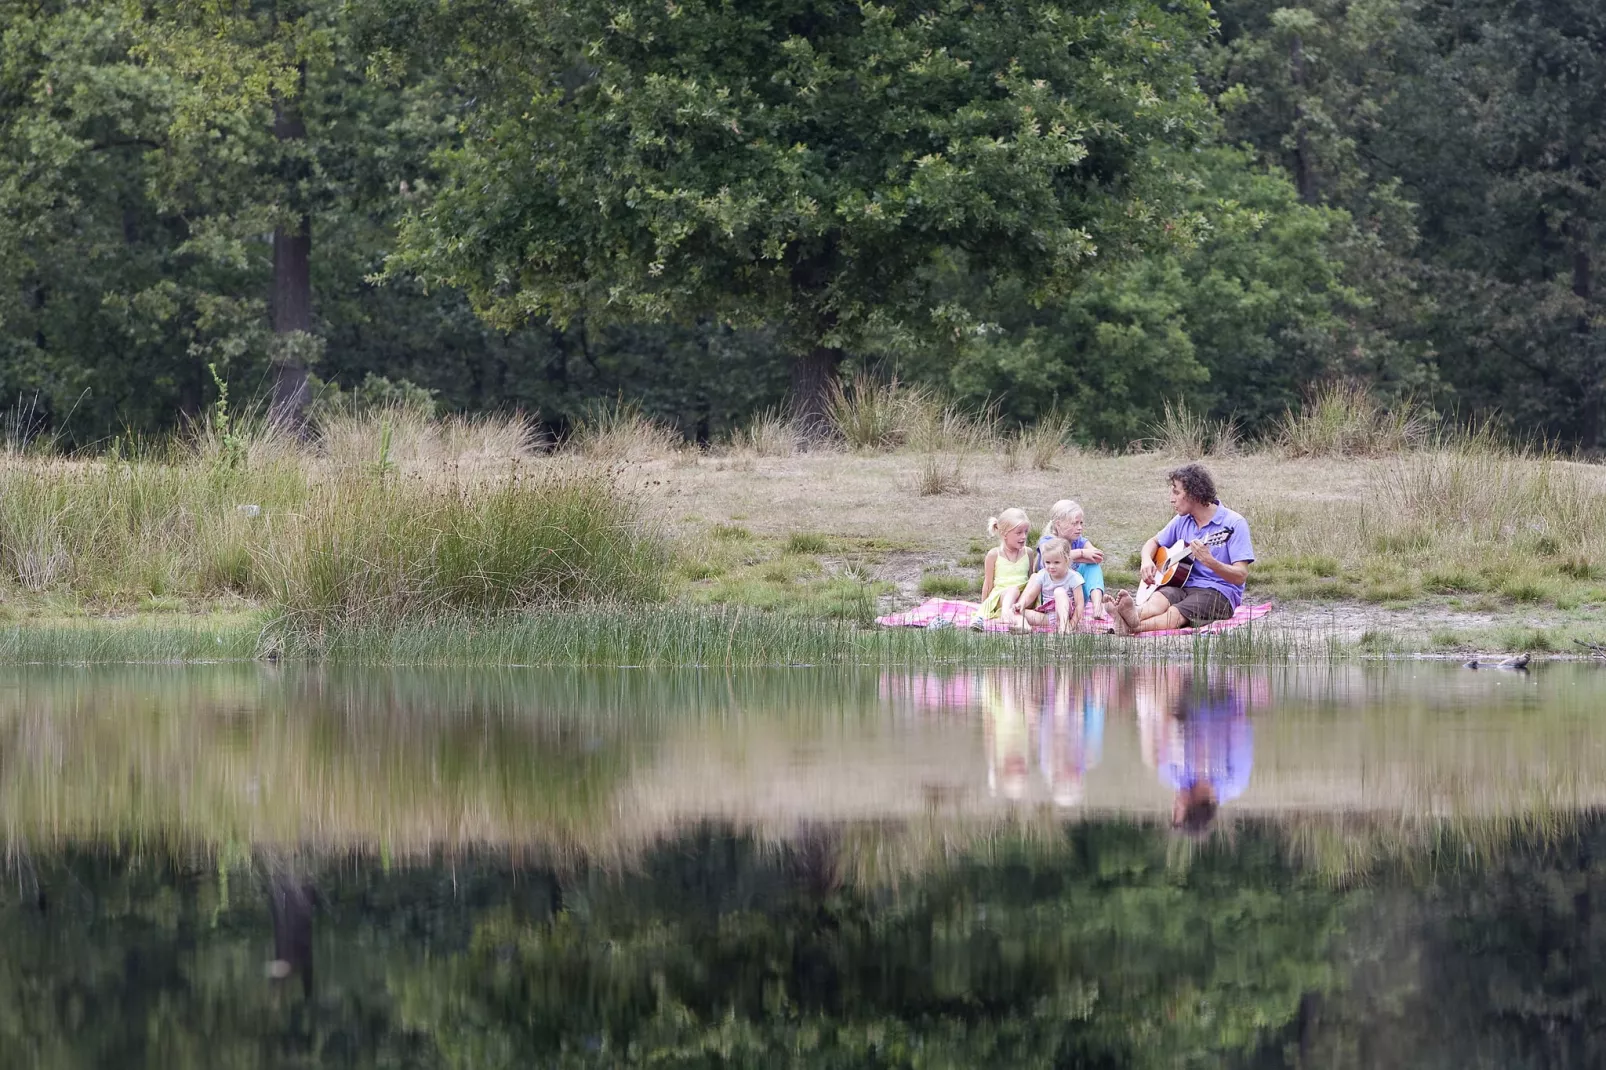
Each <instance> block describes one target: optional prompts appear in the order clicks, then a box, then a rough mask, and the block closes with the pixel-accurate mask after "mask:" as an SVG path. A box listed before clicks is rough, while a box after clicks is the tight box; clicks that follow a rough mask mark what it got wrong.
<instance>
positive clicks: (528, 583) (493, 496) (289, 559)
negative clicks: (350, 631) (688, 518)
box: [258, 471, 668, 635]
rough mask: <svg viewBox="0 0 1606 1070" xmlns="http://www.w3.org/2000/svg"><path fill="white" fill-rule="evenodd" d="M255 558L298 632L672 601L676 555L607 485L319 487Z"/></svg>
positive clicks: (384, 482)
mask: <svg viewBox="0 0 1606 1070" xmlns="http://www.w3.org/2000/svg"><path fill="white" fill-rule="evenodd" d="M288 526H289V531H288V532H287V533H286V534H285V535H284V536H283V537H282V538H280V539H278V540H276V541H275V543H274V544H273V545H272V546H271V547H268V548H265V550H264V553H263V555H262V557H263V559H262V560H260V561H259V562H258V569H259V571H260V572H261V573H262V574H263V575H264V576H265V577H266V582H267V585H268V587H269V589H270V590H271V597H270V600H269V604H270V607H271V608H272V609H273V610H274V611H276V613H277V614H278V615H279V616H280V618H281V619H282V620H283V621H284V623H285V625H286V626H287V628H288V629H289V630H290V631H291V632H292V633H294V634H300V635H322V634H324V633H325V632H327V631H329V630H331V629H341V628H350V627H353V626H360V625H366V624H375V625H384V624H387V623H400V622H407V621H414V622H418V621H428V620H432V619H438V618H442V617H452V616H462V615H471V616H472V615H494V614H497V613H501V612H504V611H508V610H525V609H535V608H541V607H547V606H554V605H575V604H579V603H587V602H625V601H632V602H644V601H645V602H651V601H655V600H657V599H658V598H660V597H661V596H662V590H663V578H662V577H663V576H664V574H665V572H666V570H667V563H668V562H667V551H666V550H665V549H664V543H663V541H662V540H660V539H657V538H655V537H654V536H653V533H652V532H650V531H648V530H647V529H646V528H645V527H644V525H643V522H642V520H641V518H640V517H639V516H638V514H637V513H636V510H635V509H634V508H633V506H632V505H631V503H630V502H629V501H628V500H627V499H626V498H625V497H624V496H623V495H622V494H620V493H619V491H618V488H617V487H616V486H615V484H614V483H613V481H612V480H611V479H610V478H608V477H607V476H606V475H594V474H579V473H562V472H558V473H551V472H549V473H545V474H534V473H529V472H523V471H521V472H515V473H514V474H512V475H511V476H509V477H507V478H505V479H502V480H499V481H497V482H494V483H489V484H486V485H467V484H452V485H447V486H438V485H433V484H428V483H424V482H421V481H408V480H395V479H373V478H349V479H336V480H333V481H331V482H330V483H328V484H326V485H324V486H321V487H318V488H317V489H316V490H315V491H314V492H313V494H312V495H311V500H310V501H309V502H308V503H307V507H306V508H305V510H304V511H303V513H302V514H301V515H300V516H297V517H294V518H290V520H289V521H288Z"/></svg>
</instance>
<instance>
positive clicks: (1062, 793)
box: [976, 667, 1263, 834]
mask: <svg viewBox="0 0 1606 1070" xmlns="http://www.w3.org/2000/svg"><path fill="white" fill-rule="evenodd" d="M976 682H977V683H978V684H979V687H980V695H979V698H980V706H981V713H982V735H983V739H984V741H985V746H986V752H987V786H988V790H989V791H990V792H991V793H992V794H993V795H996V796H1000V797H1002V798H1005V799H1011V800H1024V799H1026V798H1027V797H1028V796H1029V795H1031V794H1033V793H1034V791H1033V788H1032V779H1033V778H1032V767H1033V765H1034V763H1033V761H1032V758H1033V753H1032V752H1033V750H1034V748H1035V751H1036V762H1035V765H1036V767H1037V770H1038V772H1039V774H1040V776H1041V781H1042V789H1041V790H1042V791H1043V792H1044V793H1045V794H1046V795H1047V796H1048V798H1049V799H1051V800H1052V801H1053V802H1054V803H1055V804H1056V805H1059V806H1075V805H1078V804H1080V803H1083V802H1085V801H1088V800H1087V792H1086V788H1085V783H1084V782H1085V778H1086V775H1087V773H1088V771H1089V770H1091V769H1093V768H1094V767H1096V766H1097V765H1098V764H1099V760H1100V757H1101V756H1102V753H1103V748H1104V731H1105V719H1106V714H1107V713H1108V714H1109V715H1110V716H1112V717H1119V716H1120V715H1121V714H1122V713H1124V712H1125V711H1132V712H1133V713H1135V716H1136V721H1137V729H1138V737H1139V741H1140V744H1141V753H1142V757H1143V763H1144V765H1146V766H1147V767H1148V768H1149V769H1150V770H1152V771H1153V774H1154V776H1155V777H1156V779H1157V780H1158V781H1159V782H1160V783H1161V784H1162V785H1164V786H1165V787H1166V788H1167V789H1169V790H1170V791H1171V793H1172V808H1171V824H1172V826H1173V827H1174V828H1177V829H1179V830H1181V831H1184V832H1188V833H1192V834H1199V833H1203V832H1205V831H1208V830H1209V828H1210V827H1211V824H1212V823H1213V822H1214V820H1215V817H1216V814H1217V811H1218V810H1219V809H1220V807H1221V805H1222V804H1223V803H1226V802H1230V801H1231V800H1233V799H1235V798H1237V797H1238V796H1240V795H1242V794H1243V792H1244V789H1245V788H1246V787H1248V785H1249V771H1250V767H1251V765H1252V763H1253V733H1252V730H1251V727H1250V722H1249V705H1250V696H1251V694H1253V693H1256V692H1258V691H1261V690H1263V684H1259V683H1258V682H1256V681H1253V680H1249V679H1247V678H1245V677H1243V676H1241V675H1233V674H1229V673H1224V672H1206V671H1195V670H1193V669H1192V668H1185V667H1177V668H1172V667H1161V668H1153V669H1142V670H1133V669H1117V668H1095V669H1090V670H1086V671H1082V672H1076V671H1072V670H1069V669H1064V668H1049V669H1044V670H1040V671H1038V672H1035V673H1021V672H1012V671H999V672H996V673H989V674H984V675H982V676H981V677H980V678H979V679H977V680H976Z"/></svg>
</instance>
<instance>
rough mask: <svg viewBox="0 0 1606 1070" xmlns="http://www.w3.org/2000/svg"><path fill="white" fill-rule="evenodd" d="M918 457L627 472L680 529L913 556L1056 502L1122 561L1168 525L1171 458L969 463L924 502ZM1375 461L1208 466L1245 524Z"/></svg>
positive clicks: (1292, 505) (1040, 516) (834, 457)
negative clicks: (1081, 512)
mask: <svg viewBox="0 0 1606 1070" xmlns="http://www.w3.org/2000/svg"><path fill="white" fill-rule="evenodd" d="M921 463H922V462H921V458H920V457H919V456H918V455H915V454H907V453H896V454H857V453H841V452H819V453H809V454H801V455H798V456H794V457H783V458H754V459H740V460H739V459H727V458H717V457H697V458H695V459H689V460H688V459H685V458H682V459H677V460H662V461H651V462H647V463H645V464H641V465H633V466H632V468H631V471H630V474H629V475H630V478H631V480H632V481H633V482H634V483H635V484H636V485H637V486H638V487H639V489H640V490H641V491H642V492H643V493H644V495H645V496H646V497H647V498H648V499H649V500H650V501H652V502H654V503H655V504H656V505H657V506H658V507H659V508H661V509H662V511H663V513H664V515H665V516H666V517H667V518H668V519H669V520H670V521H671V522H672V523H675V524H678V525H688V526H696V525H698V524H702V523H739V524H741V525H743V526H744V527H746V528H748V529H749V530H751V531H753V532H754V533H756V534H761V535H787V534H790V533H792V532H797V531H817V532H821V533H824V534H829V535H845V536H855V537H861V538H866V537H868V538H879V539H884V540H888V541H890V542H893V543H896V544H900V545H902V546H904V547H906V548H908V549H911V550H916V549H918V550H927V551H937V552H946V553H949V554H960V553H963V552H965V551H966V549H967V548H968V546H969V545H970V543H971V542H973V541H977V540H980V541H982V542H984V543H986V542H989V541H990V540H989V539H988V537H987V534H986V527H987V518H988V517H990V516H993V515H996V514H997V513H999V512H1000V511H1002V510H1003V509H1006V508H1008V507H1010V506H1020V507H1022V508H1024V509H1025V510H1026V511H1027V514H1028V515H1029V516H1031V518H1032V522H1033V523H1034V524H1041V523H1042V522H1043V521H1044V520H1046V519H1047V518H1048V507H1049V506H1050V505H1051V504H1052V503H1053V502H1054V501H1056V500H1058V499H1060V498H1075V499H1076V500H1077V501H1079V502H1081V503H1082V506H1083V507H1084V508H1085V509H1086V510H1087V515H1088V535H1089V537H1091V538H1092V539H1093V540H1094V541H1095V542H1096V543H1098V544H1099V545H1101V546H1104V547H1105V549H1107V550H1111V551H1114V552H1117V553H1120V554H1121V555H1122V556H1124V555H1125V554H1127V553H1130V552H1132V551H1134V550H1136V549H1138V548H1139V547H1140V546H1142V544H1143V541H1144V540H1145V539H1147V538H1148V537H1149V536H1150V535H1152V534H1154V533H1155V532H1156V531H1158V530H1159V529H1160V528H1161V527H1162V526H1163V525H1164V524H1165V523H1166V521H1167V520H1168V519H1169V518H1170V516H1171V510H1170V507H1169V505H1168V504H1167V498H1166V492H1167V483H1166V478H1165V477H1166V473H1167V472H1168V471H1169V470H1171V469H1172V468H1174V467H1176V465H1177V464H1178V463H1180V462H1179V461H1177V460H1176V459H1175V458H1166V457H1158V456H1150V455H1140V456H1123V457H1100V456H1094V455H1071V456H1068V457H1066V458H1064V459H1062V460H1061V462H1060V465H1059V470H1058V471H1051V472H1040V471H1034V470H1032V469H1029V468H1022V469H1018V470H1016V471H1014V472H1009V471H1005V466H1004V459H1003V457H1002V456H999V455H993V454H984V455H976V456H972V457H970V458H967V459H966V461H965V463H964V467H963V470H964V473H965V477H966V482H967V484H968V485H967V487H966V489H964V490H963V491H960V492H957V493H951V494H943V495H933V496H924V495H921V494H920V493H919V491H918V490H917V487H916V483H917V480H918V478H919V475H920V468H921ZM1379 463H1381V462H1372V461H1345V462H1340V463H1323V462H1311V461H1286V460H1282V459H1279V458H1276V457H1267V456H1258V455H1257V456H1254V457H1230V458H1224V459H1220V460H1213V461H1211V462H1210V468H1211V469H1212V471H1213V472H1214V474H1215V476H1216V480H1217V483H1218V484H1219V488H1220V491H1221V496H1222V500H1223V501H1225V502H1227V503H1228V504H1229V505H1231V506H1232V507H1233V508H1235V509H1237V510H1239V511H1240V512H1243V513H1245V515H1253V514H1256V513H1259V514H1263V515H1267V516H1270V515H1271V513H1273V512H1274V511H1275V510H1278V509H1283V510H1288V509H1297V510H1310V509H1312V508H1317V507H1322V508H1341V507H1343V506H1344V505H1346V504H1347V503H1349V502H1352V501H1354V500H1355V499H1356V497H1357V496H1358V495H1359V494H1360V493H1361V491H1362V490H1364V488H1365V487H1366V486H1367V484H1368V483H1369V482H1370V481H1371V480H1373V479H1374V478H1375V477H1376V467H1377V465H1378V464H1379Z"/></svg>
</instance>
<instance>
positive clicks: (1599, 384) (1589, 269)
mask: <svg viewBox="0 0 1606 1070" xmlns="http://www.w3.org/2000/svg"><path fill="white" fill-rule="evenodd" d="M1573 230H1574V233H1573V241H1574V243H1575V244H1574V246H1573V296H1574V297H1577V298H1578V299H1579V300H1580V301H1582V302H1584V306H1585V307H1584V310H1583V311H1582V312H1581V313H1580V314H1579V316H1578V323H1577V326H1576V328H1575V330H1576V332H1577V334H1578V344H1579V346H1580V347H1581V348H1582V349H1583V357H1584V376H1585V380H1584V406H1583V411H1582V412H1581V413H1580V414H1579V428H1578V437H1579V440H1580V441H1581V443H1582V444H1583V446H1584V447H1585V448H1586V449H1597V448H1599V447H1600V446H1601V445H1602V442H1601V431H1602V427H1601V403H1602V395H1603V393H1606V369H1603V368H1602V361H1601V357H1600V354H1599V352H1598V350H1599V339H1598V338H1597V337H1596V336H1595V329H1594V325H1593V324H1591V322H1590V315H1589V307H1588V306H1589V304H1590V302H1591V301H1592V300H1593V299H1594V296H1595V278H1594V265H1593V263H1592V262H1591V259H1590V255H1589V245H1588V241H1589V227H1588V224H1586V223H1582V222H1580V223H1577V224H1575V225H1574V228H1573Z"/></svg>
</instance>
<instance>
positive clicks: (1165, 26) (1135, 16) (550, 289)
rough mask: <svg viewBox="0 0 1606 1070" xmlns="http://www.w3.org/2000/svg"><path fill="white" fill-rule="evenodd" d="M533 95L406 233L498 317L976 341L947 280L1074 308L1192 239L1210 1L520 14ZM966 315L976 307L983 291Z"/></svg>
mask: <svg viewBox="0 0 1606 1070" xmlns="http://www.w3.org/2000/svg"><path fill="white" fill-rule="evenodd" d="M530 11H531V15H530V17H531V18H532V19H535V18H539V19H541V20H542V23H541V25H540V26H539V27H535V28H531V29H529V30H528V31H526V32H527V35H528V39H529V40H530V41H531V42H532V48H531V54H530V55H529V56H528V57H527V64H528V72H529V76H528V77H527V78H526V79H522V80H517V81H511V80H510V81H511V84H510V85H508V86H507V87H506V88H505V89H504V91H503V95H502V96H501V97H500V98H492V99H488V100H485V101H482V102H478V103H477V104H476V107H475V109H474V112H473V115H472V118H471V120H470V123H469V130H470V131H471V132H472V133H473V135H474V136H472V137H470V138H468V139H467V140H466V141H465V143H464V145H463V146H462V147H461V148H460V149H457V150H455V151H453V152H451V153H450V154H448V155H447V156H446V157H445V170H446V176H445V184H444V186H443V187H442V188H441V189H440V191H439V192H438V193H437V194H436V195H435V196H434V197H433V199H432V200H431V202H430V203H429V205H428V206H427V207H425V208H423V209H422V210H420V211H419V212H418V213H416V214H415V215H413V216H412V217H411V219H410V220H409V222H408V224H407V225H406V226H405V227H404V229H403V233H402V246H401V248H402V252H401V254H400V256H399V258H398V261H397V262H398V264H399V265H401V266H402V267H405V268H409V269H411V270H414V271H416V272H418V273H420V274H422V275H423V276H424V277H426V278H429V279H432V280H434V281H436V282H437V283H439V284H445V285H456V286H461V287H464V288H466V289H467V290H468V292H469V293H470V294H471V296H472V297H473V299H474V301H475V302H476V304H477V306H478V307H480V308H481V309H482V310H484V311H485V312H486V313H487V314H488V315H490V316H491V317H492V318H493V319H495V320H498V321H500V322H502V323H504V324H508V325H514V324H518V323H522V322H525V321H526V320H527V319H528V318H529V317H531V316H549V317H551V318H553V319H554V320H555V321H557V322H558V323H559V324H565V323H568V322H572V321H574V320H577V319H582V318H595V319H598V320H608V319H611V320H615V321H617V320H620V319H625V320H629V319H664V318H679V319H691V318H696V317H704V316H706V317H713V318H715V319H717V320H720V321H724V322H731V323H742V324H749V325H757V324H762V323H773V324H776V325H778V326H781V327H782V328H783V330H784V333H783V336H782V337H783V339H784V340H786V341H788V342H790V344H791V346H792V347H793V348H794V349H796V350H797V351H798V352H799V353H814V352H816V351H821V350H823V351H825V353H826V354H827V355H826V356H825V357H824V358H823V359H825V360H826V361H827V362H829V361H830V357H829V354H831V353H834V352H836V351H839V350H841V349H842V348H844V347H862V345H863V344H864V343H865V341H866V339H867V336H868V335H869V334H870V333H871V332H872V331H876V330H880V331H891V332H894V333H905V332H914V333H918V334H923V335H926V336H930V335H932V334H933V333H940V332H952V331H953V330H955V329H963V328H965V327H966V326H968V325H969V323H970V321H971V310H970V309H968V308H967V307H966V306H967V305H968V304H970V303H971V302H968V301H966V300H965V298H966V297H969V296H970V293H969V292H967V293H962V294H951V295H950V296H951V300H950V301H947V302H938V301H937V300H935V299H934V297H933V293H932V289H931V287H930V286H929V285H928V283H929V280H930V278H931V274H932V272H931V270H930V269H931V268H932V266H933V264H934V262H935V261H936V260H937V259H939V258H941V257H944V256H950V257H951V256H963V257H964V258H965V261H966V264H967V267H968V269H969V270H970V271H971V272H973V273H975V274H977V275H978V276H980V277H982V278H984V279H985V278H992V277H994V276H998V275H1004V276H1008V277H1014V278H1018V279H1020V280H1022V281H1023V282H1024V284H1025V286H1026V288H1027V290H1028V291H1029V295H1030V296H1031V297H1033V298H1034V299H1037V300H1042V299H1046V298H1050V297H1055V296H1062V295H1064V294H1065V293H1067V292H1069V290H1070V289H1071V287H1072V286H1073V284H1074V283H1075V282H1076V281H1077V280H1078V279H1080V278H1082V277H1084V276H1085V275H1086V274H1087V268H1088V265H1089V264H1090V263H1091V262H1093V260H1094V258H1095V257H1104V258H1119V257H1120V256H1121V255H1123V254H1124V253H1128V252H1130V251H1132V250H1134V249H1137V248H1141V247H1144V246H1147V245H1153V244H1157V243H1158V242H1159V240H1160V239H1162V238H1163V237H1164V236H1165V235H1166V233H1168V232H1176V231H1185V230H1187V229H1188V225H1187V220H1186V219H1185V218H1184V217H1183V216H1182V215H1181V214H1180V213H1179V212H1178V211H1177V208H1178V206H1177V205H1176V204H1175V203H1174V201H1173V199H1172V198H1171V197H1170V196H1169V194H1168V187H1169V186H1170V185H1172V183H1171V182H1169V181H1167V180H1168V179H1170V178H1171V177H1172V176H1171V175H1170V173H1169V172H1168V171H1167V170H1166V169H1165V168H1163V167H1162V166H1161V161H1160V159H1159V157H1158V155H1157V154H1156V152H1155V151H1154V150H1155V148H1156V147H1157V146H1159V145H1162V144H1173V145H1181V144H1186V143H1187V142H1188V141H1190V140H1191V139H1192V138H1193V137H1194V136H1195V134H1196V132H1197V128H1198V125H1199V121H1200V118H1201V116H1202V114H1203V108H1202V106H1201V105H1202V100H1201V99H1200V98H1198V97H1197V95H1196V94H1195V92H1194V90H1193V86H1192V73H1191V69H1190V66H1189V62H1188V57H1189V55H1190V53H1191V49H1192V46H1193V43H1194V41H1195V40H1197V39H1198V38H1199V36H1200V35H1201V34H1202V33H1203V31H1204V28H1205V25H1206V21H1205V12H1204V9H1203V6H1202V5H1195V4H1186V5H1170V6H1169V7H1161V6H1160V5H1156V4H1148V3H1139V4H1131V5H1121V6H1117V7H1109V6H1106V5H1096V4H1090V3H1081V4H1050V5H1044V4H1036V3H1031V4H1028V3H1013V2H1009V0H1006V2H1003V3H996V4H988V5H973V4H970V3H958V2H953V0H946V2H939V3H932V4H917V5H903V4H900V5H889V6H878V5H874V4H862V5H854V4H841V3H835V2H809V0H773V2H765V3H750V4H742V5H740V6H736V5H729V4H722V3H714V2H706V0H692V2H688V3H677V4H668V5H666V4H662V3H656V2H641V3H626V4H618V3H600V2H589V0H580V2H576V3H570V4H565V5H562V7H561V10H560V11H549V10H547V9H545V8H531V9H530ZM977 292H978V293H979V291H977Z"/></svg>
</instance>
